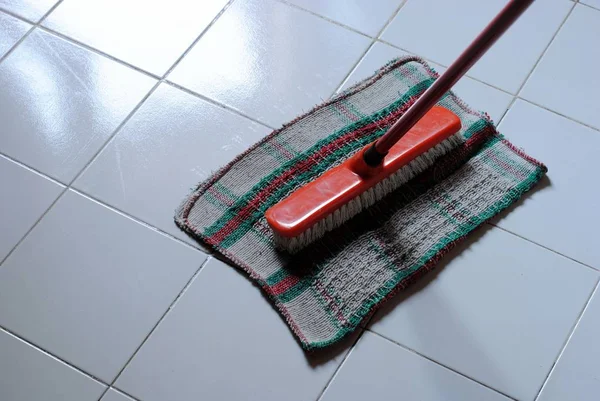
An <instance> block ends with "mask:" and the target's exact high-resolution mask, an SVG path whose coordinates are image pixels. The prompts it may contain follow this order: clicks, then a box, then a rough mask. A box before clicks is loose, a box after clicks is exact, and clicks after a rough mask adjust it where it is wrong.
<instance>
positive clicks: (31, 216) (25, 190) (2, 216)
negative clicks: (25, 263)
mask: <svg viewBox="0 0 600 401" xmlns="http://www.w3.org/2000/svg"><path fill="white" fill-rule="evenodd" d="M0 188H2V192H1V195H0V204H1V205H2V207H0V227H1V229H0V261H1V260H2V259H4V258H5V257H6V255H8V253H9V252H10V250H11V249H12V248H13V247H14V246H15V245H16V244H17V243H18V242H19V240H20V239H21V238H22V237H23V235H25V233H26V232H27V230H29V229H30V228H31V226H33V224H34V223H35V222H36V221H37V219H39V217H40V216H41V215H42V213H44V212H45V211H46V209H48V207H50V205H51V204H52V202H54V200H55V199H56V198H57V197H58V195H59V194H60V192H61V191H62V189H63V187H62V186H61V185H59V184H56V183H54V182H52V181H50V180H48V179H46V178H44V177H42V176H40V175H39V174H37V173H34V172H33V171H31V170H28V169H26V168H23V167H21V166H19V165H18V164H16V163H13V162H12V161H10V160H8V159H6V158H4V157H2V156H0Z"/></svg>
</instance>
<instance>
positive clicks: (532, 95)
mask: <svg viewBox="0 0 600 401" xmlns="http://www.w3.org/2000/svg"><path fill="white" fill-rule="evenodd" d="M599 38H600V10H595V9H592V8H590V7H586V6H582V5H577V6H576V7H575V9H574V10H573V12H572V13H571V15H569V18H568V19H567V21H566V22H565V24H564V25H563V27H562V29H561V30H560V32H559V33H558V35H557V36H556V39H555V40H554V42H552V44H551V45H550V47H549V48H548V51H547V52H546V54H545V55H544V57H543V58H542V60H541V61H540V63H539V64H538V66H537V67H536V69H535V71H534V72H533V74H532V75H531V77H530V78H529V79H528V80H527V83H526V84H525V87H524V88H523V91H522V93H521V97H523V98H524V99H528V100H531V101H533V102H535V103H537V104H541V105H542V106H545V107H547V108H549V109H551V110H555V111H557V112H559V113H561V114H564V115H566V116H569V117H571V118H574V119H576V120H579V121H582V122H584V123H586V124H589V125H592V126H594V127H596V128H600V102H598V92H600V79H598V76H597V74H596V70H597V68H598V66H599V65H600V51H599V50H598V49H599V47H600V46H599V44H598V39H599Z"/></svg>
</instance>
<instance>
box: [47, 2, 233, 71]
mask: <svg viewBox="0 0 600 401" xmlns="http://www.w3.org/2000/svg"><path fill="white" fill-rule="evenodd" d="M226 3H227V0H202V1H189V0H171V1H170V2H169V3H168V4H167V3H165V2H163V1H160V0H130V1H121V0H65V1H63V2H62V3H61V4H60V5H59V6H58V7H57V8H56V10H54V11H53V12H52V14H51V15H50V16H49V17H48V18H47V19H46V20H45V21H44V23H43V25H44V26H47V27H48V28H51V29H54V30H57V31H59V32H60V33H63V34H65V35H67V36H69V37H72V38H74V39H76V40H78V41H80V42H83V43H85V44H87V45H90V46H92V47H94V48H96V49H99V50H101V51H103V52H105V53H108V54H110V55H111V56H114V57H116V58H118V59H121V60H123V61H126V62H128V63H130V64H133V65H135V66H137V67H139V68H142V69H143V70H146V71H148V72H151V73H153V74H156V75H159V76H162V75H163V74H164V73H165V72H167V70H168V69H169V68H170V67H171V66H172V65H173V64H174V63H175V62H176V61H177V59H178V58H179V57H180V56H181V55H182V54H183V53H184V52H185V50H186V49H187V48H188V47H189V46H190V45H191V44H192V43H193V42H194V40H195V39H196V38H197V37H198V36H199V35H200V34H201V33H202V31H203V30H204V29H205V28H206V27H207V26H208V24H210V23H211V21H212V20H213V19H214V18H215V17H216V16H217V14H218V13H219V12H220V11H221V10H222V9H223V7H224V6H225V4H226Z"/></svg>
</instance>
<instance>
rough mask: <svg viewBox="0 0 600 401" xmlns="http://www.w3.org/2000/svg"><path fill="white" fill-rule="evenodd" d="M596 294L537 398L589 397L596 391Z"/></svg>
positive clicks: (599, 299)
mask: <svg viewBox="0 0 600 401" xmlns="http://www.w3.org/2000/svg"><path fill="white" fill-rule="evenodd" d="M598 338H600V295H599V294H598V291H596V293H595V294H594V298H592V300H591V301H590V304H589V305H588V307H587V309H586V310H585V313H584V314H583V317H582V319H581V321H580V322H579V324H578V325H577V329H576V330H575V333H574V334H573V336H572V337H571V339H570V340H569V343H568V344H567V347H566V349H565V351H564V352H563V354H562V355H561V357H560V359H559V360H558V363H557V365H556V367H555V368H554V371H553V372H552V374H551V375H550V378H549V379H548V382H547V383H546V385H545V386H544V389H543V391H542V394H541V395H540V398H539V399H538V400H539V401H564V400H578V401H586V400H589V401H593V400H596V399H597V397H598V394H600V380H598V378H599V377H600V348H598Z"/></svg>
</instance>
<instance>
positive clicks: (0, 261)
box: [0, 187, 69, 327]
mask: <svg viewBox="0 0 600 401" xmlns="http://www.w3.org/2000/svg"><path fill="white" fill-rule="evenodd" d="M68 189H69V187H64V188H63V190H62V191H61V192H60V194H58V196H57V197H56V199H54V201H53V202H52V203H51V204H50V206H48V208H47V209H46V210H45V211H44V213H42V214H41V216H40V217H39V218H38V219H37V220H36V221H35V222H34V223H33V225H32V226H31V227H29V229H28V230H27V231H26V232H25V234H24V235H23V236H22V237H21V239H20V240H19V241H17V243H16V244H15V246H13V247H12V248H11V249H10V251H8V253H7V254H6V256H5V257H4V258H3V259H2V260H0V268H2V265H3V264H4V262H5V261H6V260H8V258H9V257H10V255H12V254H13V252H14V251H15V249H17V248H18V247H19V245H21V243H22V242H23V241H25V238H27V237H28V236H29V233H30V232H32V231H33V229H34V228H35V227H37V225H38V224H39V222H40V221H41V220H42V219H43V218H44V216H46V215H47V214H48V212H49V211H50V209H52V207H53V206H54V205H55V204H56V202H58V200H59V199H60V198H61V197H62V196H63V194H64V193H65V192H67V190H68ZM0 327H1V326H0Z"/></svg>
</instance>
